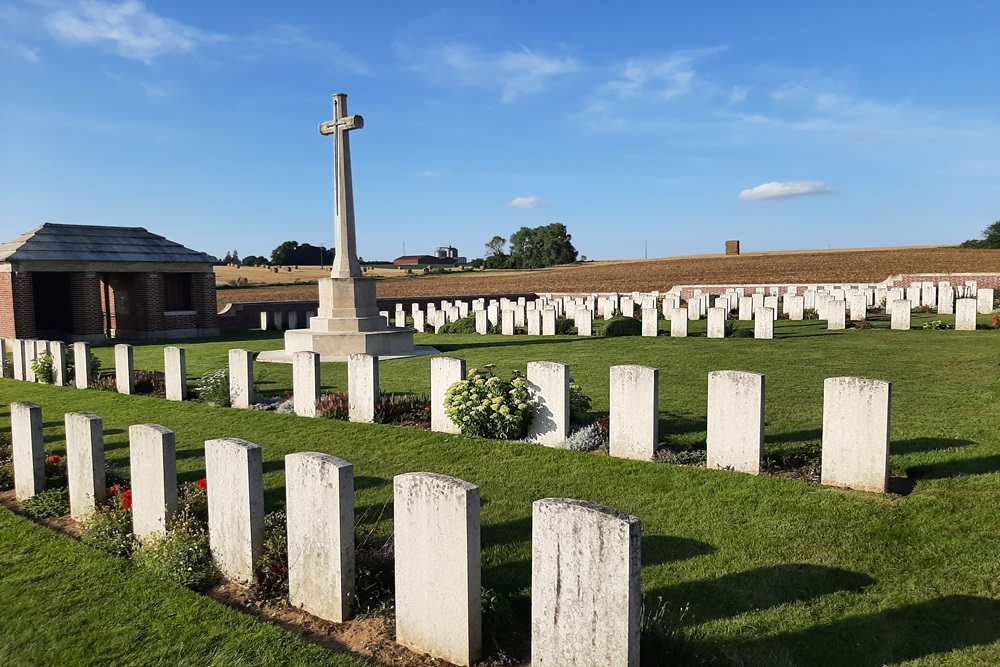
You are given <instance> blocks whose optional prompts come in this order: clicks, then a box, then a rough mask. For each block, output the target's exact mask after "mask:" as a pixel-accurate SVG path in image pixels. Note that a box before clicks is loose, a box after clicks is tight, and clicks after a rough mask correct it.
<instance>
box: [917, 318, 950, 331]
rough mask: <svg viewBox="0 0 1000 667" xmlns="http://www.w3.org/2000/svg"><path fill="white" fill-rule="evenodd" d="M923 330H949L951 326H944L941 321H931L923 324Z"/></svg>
mask: <svg viewBox="0 0 1000 667" xmlns="http://www.w3.org/2000/svg"><path fill="white" fill-rule="evenodd" d="M923 328H924V329H928V330H930V329H950V328H951V325H950V324H945V323H944V322H942V321H941V320H931V321H930V322H924V324H923Z"/></svg>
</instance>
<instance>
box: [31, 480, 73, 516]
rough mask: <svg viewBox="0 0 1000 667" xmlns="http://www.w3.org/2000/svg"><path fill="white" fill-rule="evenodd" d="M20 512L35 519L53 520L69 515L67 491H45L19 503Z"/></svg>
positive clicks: (63, 489)
mask: <svg viewBox="0 0 1000 667" xmlns="http://www.w3.org/2000/svg"><path fill="white" fill-rule="evenodd" d="M21 510H23V511H24V513H25V514H27V515H28V516H30V517H33V518H35V519H55V518H57V517H61V516H66V515H67V514H69V489H66V488H65V487H62V488H55V489H45V490H44V491H41V492H39V493H37V494H35V495H33V496H32V497H30V498H28V499H26V500H25V501H24V502H22V503H21Z"/></svg>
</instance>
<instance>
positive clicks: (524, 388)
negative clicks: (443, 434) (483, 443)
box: [444, 365, 535, 440]
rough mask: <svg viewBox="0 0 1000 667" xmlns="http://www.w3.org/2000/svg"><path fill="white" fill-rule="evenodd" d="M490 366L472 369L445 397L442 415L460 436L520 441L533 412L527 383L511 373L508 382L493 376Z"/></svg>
mask: <svg viewBox="0 0 1000 667" xmlns="http://www.w3.org/2000/svg"><path fill="white" fill-rule="evenodd" d="M493 369H494V366H492V365H489V366H484V367H483V368H481V369H473V370H472V371H470V372H469V377H468V379H466V380H462V381H460V382H456V383H455V384H453V385H451V387H449V388H448V391H447V392H446V393H445V399H444V404H445V414H447V415H448V417H449V418H450V419H451V421H452V422H454V423H455V425H457V426H458V427H459V429H461V431H462V433H467V434H470V435H478V436H480V437H483V438H498V439H502V440H510V439H517V438H522V437H524V434H525V433H526V432H527V430H528V423H529V421H530V420H531V414H532V412H533V410H534V408H535V406H534V403H532V402H531V399H530V398H529V397H528V381H527V380H526V379H525V378H524V376H523V375H521V374H520V373H519V372H517V371H514V374H513V376H512V377H511V379H510V380H503V379H501V378H500V377H498V376H497V375H496V374H495V373H494V372H493Z"/></svg>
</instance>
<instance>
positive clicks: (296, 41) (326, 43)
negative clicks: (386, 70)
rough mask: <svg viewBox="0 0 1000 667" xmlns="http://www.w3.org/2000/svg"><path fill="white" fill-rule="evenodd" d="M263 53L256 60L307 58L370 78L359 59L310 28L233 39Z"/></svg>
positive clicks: (282, 26)
mask: <svg viewBox="0 0 1000 667" xmlns="http://www.w3.org/2000/svg"><path fill="white" fill-rule="evenodd" d="M233 40H234V41H236V42H242V43H245V44H247V45H250V46H251V47H258V48H255V49H254V50H255V51H259V52H262V53H260V54H255V55H254V57H253V59H255V60H256V59H258V58H261V57H263V56H264V55H266V56H267V57H268V58H274V57H275V56H276V55H277V54H282V55H285V54H289V53H293V54H297V55H299V56H305V57H308V58H310V59H313V60H315V61H316V62H321V63H324V65H327V66H332V67H333V68H335V69H338V70H347V71H350V72H352V73H354V74H371V68H370V67H369V66H368V65H366V64H365V63H364V61H362V60H361V59H360V58H357V57H356V56H353V55H351V54H350V53H348V52H347V51H346V50H345V49H344V48H343V47H341V46H340V45H338V44H336V43H335V42H332V41H330V40H326V39H321V38H317V37H315V36H314V33H313V30H312V29H311V28H309V27H305V26H299V25H292V24H287V23H279V24H276V25H271V26H268V29H267V30H266V31H265V32H260V33H254V34H251V35H248V36H246V37H236V38H233Z"/></svg>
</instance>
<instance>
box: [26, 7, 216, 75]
mask: <svg viewBox="0 0 1000 667" xmlns="http://www.w3.org/2000/svg"><path fill="white" fill-rule="evenodd" d="M45 26H46V28H48V30H49V32H50V33H51V34H52V35H53V36H54V37H56V38H57V39H60V40H62V41H65V42H70V43H77V44H93V45H99V46H103V47H105V48H109V49H110V50H111V51H112V52H114V53H117V54H118V55H120V56H124V57H126V58H134V59H136V60H142V61H145V62H149V61H151V60H152V59H153V58H156V57H158V56H163V55H167V54H177V53H190V52H192V51H194V50H195V49H196V48H197V47H198V45H199V44H202V43H208V42H218V41H224V40H226V39H227V38H226V37H225V36H224V35H216V34H210V33H207V32H204V31H202V30H199V29H197V28H194V27H191V26H188V25H184V24H182V23H179V22H178V21H174V20H173V19H168V18H163V17H160V16H157V15H156V14H155V13H153V12H152V11H150V10H148V9H146V6H145V5H144V4H143V3H142V2H139V0H124V2H121V3H115V2H105V1H103V0H80V1H79V2H76V3H74V4H73V5H72V6H70V7H62V8H60V9H56V10H55V11H52V12H51V13H50V14H48V15H47V16H46V18H45Z"/></svg>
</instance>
